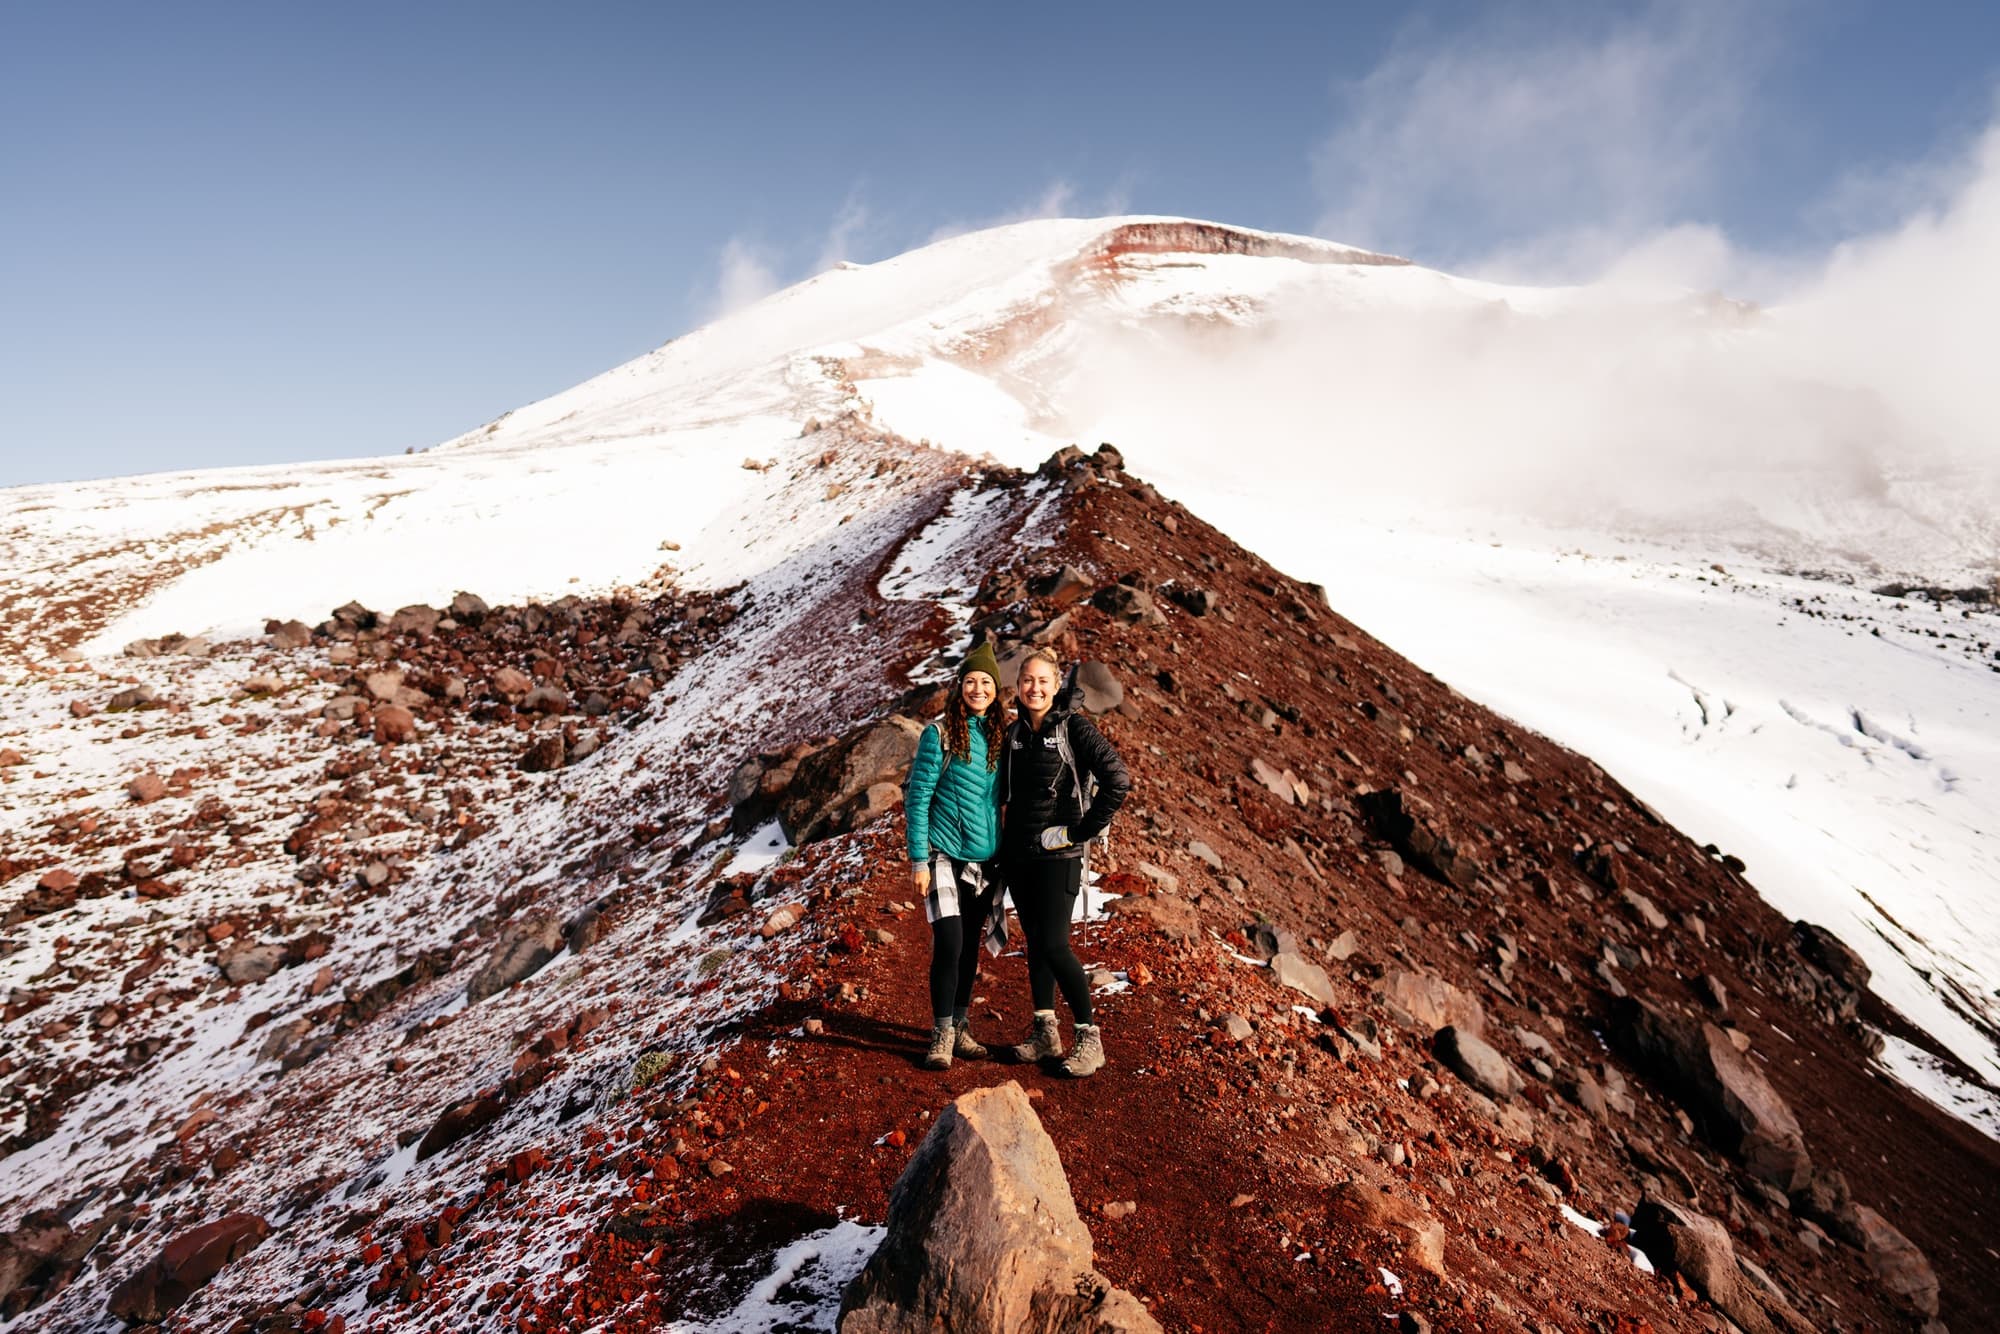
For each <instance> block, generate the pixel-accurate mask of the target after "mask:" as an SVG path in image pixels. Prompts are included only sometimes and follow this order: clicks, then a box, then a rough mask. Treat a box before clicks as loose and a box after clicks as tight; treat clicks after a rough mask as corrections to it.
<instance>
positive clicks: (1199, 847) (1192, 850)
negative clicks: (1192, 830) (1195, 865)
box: [1187, 839, 1222, 872]
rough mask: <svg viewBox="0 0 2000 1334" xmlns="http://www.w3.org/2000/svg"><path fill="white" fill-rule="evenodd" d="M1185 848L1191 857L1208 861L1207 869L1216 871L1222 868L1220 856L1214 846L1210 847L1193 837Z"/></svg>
mask: <svg viewBox="0 0 2000 1334" xmlns="http://www.w3.org/2000/svg"><path fill="white" fill-rule="evenodd" d="M1187 850H1188V856H1190V857H1193V858H1194V859H1195V860H1197V861H1202V862H1206V863H1208V869H1209V870H1211V871H1218V872H1219V871H1221V870H1222V857H1221V856H1220V855H1219V854H1218V853H1217V852H1216V850H1215V849H1214V848H1211V847H1210V846H1208V844H1206V843H1204V842H1202V841H1201V840H1200V839H1195V840H1194V841H1193V842H1191V843H1189V844H1188V845H1187Z"/></svg>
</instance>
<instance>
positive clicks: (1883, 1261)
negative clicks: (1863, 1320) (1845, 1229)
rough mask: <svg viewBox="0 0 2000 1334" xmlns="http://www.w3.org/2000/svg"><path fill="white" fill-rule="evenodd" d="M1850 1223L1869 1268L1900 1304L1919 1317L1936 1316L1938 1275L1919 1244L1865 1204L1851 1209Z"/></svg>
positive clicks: (1852, 1206) (1856, 1205)
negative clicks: (1866, 1256) (1866, 1255)
mask: <svg viewBox="0 0 2000 1334" xmlns="http://www.w3.org/2000/svg"><path fill="white" fill-rule="evenodd" d="M1849 1220H1851V1227H1852V1230H1853V1233H1854V1235H1857V1236H1858V1237H1859V1238H1860V1244H1861V1248H1862V1249H1863V1250H1864V1251H1866V1252H1867V1254H1868V1268H1869V1269H1870V1270H1871V1271H1873V1273H1874V1275H1875V1278H1876V1280H1877V1281H1878V1282H1880V1283H1881V1285H1882V1287H1883V1289H1884V1290H1885V1291H1887V1292H1888V1294H1889V1295H1890V1296H1891V1297H1892V1298H1894V1299H1895V1301H1896V1304H1897V1305H1898V1306H1901V1307H1902V1308H1903V1309H1904V1310H1907V1311H1910V1312H1912V1313H1914V1314H1916V1315H1920V1316H1924V1317H1927V1318H1928V1317H1930V1316H1935V1315H1936V1314H1937V1313H1938V1281H1937V1274H1936V1273H1935V1272H1933V1271H1932V1269H1931V1262H1930V1261H1929V1260H1928V1259H1926V1258H1925V1256H1924V1253H1923V1252H1922V1251H1920V1250H1918V1249H1917V1247H1916V1244H1915V1243H1914V1242H1912V1241H1911V1240H1910V1239H1909V1238H1908V1237H1906V1236H1904V1235H1903V1234H1902V1233H1901V1232H1899V1231H1897V1230H1896V1229H1895V1228H1894V1227H1892V1226H1890V1224H1889V1221H1888V1220H1887V1219H1885V1218H1883V1217H1882V1215H1880V1214H1878V1213H1876V1212H1875V1211H1874V1210H1873V1209H1870V1208H1869V1207H1868V1206H1867V1205H1865V1204H1855V1205H1851V1206H1850V1213H1849Z"/></svg>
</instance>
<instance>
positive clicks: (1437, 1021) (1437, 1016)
mask: <svg viewBox="0 0 2000 1334" xmlns="http://www.w3.org/2000/svg"><path fill="white" fill-rule="evenodd" d="M1382 1001H1383V1003H1384V1004H1385V1005H1387V1006H1388V1007H1389V1010H1390V1013H1391V1014H1394V1015H1396V1016H1397V1017H1398V1018H1407V1019H1408V1020H1409V1021H1410V1022H1411V1024H1413V1025H1414V1026H1415V1027H1416V1028H1418V1029H1420V1030H1421V1031H1423V1032H1425V1033H1435V1032H1437V1031H1438V1030H1439V1029H1440V1028H1455V1029H1457V1030H1458V1031H1459V1032H1461V1033H1470V1034H1472V1035H1473V1036H1474V1037H1480V1036H1483V1035H1484V1034H1485V1032H1486V1010H1485V1007H1483V1006H1482V1005H1480V1003H1479V998H1478V997H1477V996H1474V995H1472V994H1471V993H1470V992H1466V991H1460V990H1459V989H1458V988H1457V987H1455V986H1453V985H1452V984H1451V983H1449V982H1447V981H1445V980H1444V979H1443V978H1440V977H1430V976H1428V975H1426V974H1423V973H1412V972H1409V971H1408V970H1406V969H1402V968H1391V969H1389V970H1388V971H1387V972H1385V973H1383V974H1382Z"/></svg>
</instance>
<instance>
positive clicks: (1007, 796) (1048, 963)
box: [1000, 648, 1132, 1077]
mask: <svg viewBox="0 0 2000 1334" xmlns="http://www.w3.org/2000/svg"><path fill="white" fill-rule="evenodd" d="M1061 680H1062V662H1061V660H1060V659H1059V658H1057V657H1056V655H1055V652H1054V650H1052V649H1047V648H1040V649H1036V650H1035V651H1034V652H1033V653H1031V654H1029V655H1028V658H1027V661H1025V662H1023V663H1022V664H1021V672H1020V676H1019V677H1018V678H1017V679H1016V681H1015V684H1014V692H1015V698H1016V702H1017V703H1018V704H1019V706H1020V716H1019V717H1018V718H1016V719H1015V720H1014V723H1013V725H1012V726H1011V727H1009V728H1008V729H1007V734H1006V745H1005V747H1004V749H1003V750H1002V751H1001V753H1000V800H1001V803H1002V804H1003V805H1004V806H1005V808H1006V809H1005V814H1004V817H1003V823H1002V827H1001V835H1000V861H1001V866H1002V868H1003V877H1004V879H1005V881H1006V885H1007V892H1008V894H1009V895H1010V896H1011V897H1012V898H1013V900H1014V908H1015V910H1016V911H1018V912H1019V913H1020V915H1021V930H1022V934H1023V935H1024V936H1025V937H1026V940H1025V944H1026V948H1027V954H1028V983H1029V987H1030V989H1031V991H1032V993H1033V995H1034V1002H1035V1023H1034V1031H1033V1033H1032V1034H1031V1035H1030V1036H1029V1038H1028V1040H1027V1041H1026V1042H1023V1043H1021V1044H1020V1045H1018V1046H1016V1047H1014V1048H1012V1051H1011V1054H1012V1055H1013V1057H1014V1059H1015V1060H1017V1061H1041V1060H1054V1059H1056V1058H1059V1057H1061V1056H1062V1054H1063V1045H1062V1034H1061V1031H1060V1030H1059V1029H1058V1027H1057V1025H1056V1008H1055V1005H1056V999H1055V993H1056V988H1057V987H1058V986H1060V987H1061V988H1062V993H1063V999H1064V1000H1066V1001H1068V1002H1069V1008H1070V1013H1071V1015H1072V1016H1073V1017H1074V1018H1075V1020H1076V1050H1075V1051H1074V1052H1072V1053H1070V1056H1069V1058H1068V1059H1067V1060H1065V1061H1063V1063H1062V1069H1063V1072H1064V1073H1065V1074H1069V1075H1074V1076H1078V1077H1082V1076H1084V1075H1089V1074H1094V1073H1095V1072H1096V1071H1097V1070H1098V1069H1099V1068H1101V1067H1102V1066H1103V1064H1104V1039H1103V1035H1102V1034H1101V1033H1100V1032H1099V1031H1098V1026H1097V1021H1096V1018H1095V1016H1094V1015H1093V1013H1092V1011H1091V1007H1090V983H1089V981H1088V980H1087V979H1086V978H1085V977H1084V975H1083V965H1082V964H1080V963H1078V962H1077V959H1076V954H1075V952H1074V951H1072V950H1071V949H1070V946H1069V923H1070V915H1071V913H1072V912H1073V910H1074V908H1075V905H1076V896H1077V894H1078V892H1079V891H1081V890H1082V888H1083V874H1084V853H1085V851H1086V849H1087V848H1088V846H1089V844H1090V840H1092V839H1093V838H1096V837H1097V836H1098V835H1099V834H1101V833H1103V832H1104V828H1105V826H1106V825H1108V824H1110V823H1111V817H1112V816H1113V815H1114V814H1116V813H1117V810H1118V808H1119V807H1120V806H1122V805H1124V803H1125V794H1126V793H1127V792H1128V791H1130V790H1131V787H1132V780H1131V777H1130V776H1129V775H1127V773H1126V772H1125V763H1124V761H1123V760H1120V759H1119V758H1118V752H1117V751H1115V750H1113V749H1112V748H1111V743H1110V742H1108V741H1106V740H1105V739H1104V734H1103V733H1102V732H1099V731H1098V730H1097V728H1096V727H1094V726H1093V725H1092V724H1091V722H1090V720H1089V719H1088V718H1085V717H1084V716H1083V715H1082V714H1080V713H1078V712H1076V710H1075V708H1074V704H1073V699H1072V696H1073V693H1074V690H1073V688H1072V689H1070V690H1062V691H1058V683H1059V682H1060V681H1061ZM1087 778H1094V779H1096V781H1097V794H1096V796H1095V797H1094V798H1093V799H1092V800H1090V801H1089V803H1088V805H1087V806H1086V803H1085V801H1084V792H1085V783H1086V780H1087Z"/></svg>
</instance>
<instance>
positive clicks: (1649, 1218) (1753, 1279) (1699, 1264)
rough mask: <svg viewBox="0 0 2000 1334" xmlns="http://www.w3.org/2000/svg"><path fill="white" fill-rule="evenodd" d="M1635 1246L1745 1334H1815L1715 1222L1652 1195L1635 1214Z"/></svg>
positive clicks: (1655, 1264)
mask: <svg viewBox="0 0 2000 1334" xmlns="http://www.w3.org/2000/svg"><path fill="white" fill-rule="evenodd" d="M1632 1244H1633V1245H1635V1246H1637V1247H1638V1248H1639V1249H1640V1250H1642V1251H1644V1252H1645V1253H1646V1256H1647V1258H1648V1259H1650V1260H1651V1261H1652V1262H1653V1264H1654V1267H1655V1268H1657V1269H1658V1270H1659V1271H1660V1272H1661V1273H1662V1274H1675V1273H1678V1274H1679V1275H1680V1276H1681V1277H1682V1278H1684V1279H1686V1280H1687V1281H1688V1283H1689V1285H1690V1286H1692V1287H1693V1288H1694V1290H1695V1291H1696V1292H1699V1293H1700V1294H1701V1295H1702V1296H1704V1297H1706V1298H1708V1300H1709V1301H1710V1302H1711V1303H1713V1304H1714V1306H1715V1309H1716V1310H1718V1311H1720V1312H1722V1313H1723V1314H1724V1315H1726V1316H1728V1317H1729V1318H1730V1319H1731V1320H1733V1321H1735V1322H1736V1324H1737V1326H1738V1327H1739V1328H1741V1329H1742V1330H1743V1334H1812V1329H1813V1327H1812V1325H1811V1324H1809V1323H1808V1322H1807V1321H1806V1319H1805V1317H1803V1316H1801V1315H1800V1314H1799V1313H1798V1312H1797V1311H1796V1310H1795V1309H1793V1307H1792V1304H1791V1302H1790V1301H1789V1300H1788V1299H1787V1298H1786V1296H1785V1294H1784V1291H1783V1290H1782V1289H1780V1288H1779V1287H1778V1285H1777V1284H1776V1283H1774V1282H1772V1281H1771V1277H1770V1275H1768V1274H1766V1273H1765V1272H1764V1271H1763V1270H1762V1269H1759V1268H1758V1267H1757V1266H1756V1265H1754V1264H1752V1263H1751V1262H1750V1261H1748V1260H1746V1259H1744V1258H1743V1257H1742V1256H1740V1255H1738V1254H1737V1253H1736V1246H1735V1244H1734V1243H1733V1242H1731V1241H1730V1239H1729V1230H1728V1229H1727V1228H1725V1227H1723V1226H1722V1224H1720V1223H1718V1222H1717V1221H1715V1220H1714V1219H1713V1218H1710V1217H1708V1216H1707V1215H1705V1214H1698V1213H1696V1212H1695V1211H1694V1210H1692V1209H1685V1208H1682V1207H1681V1206H1680V1205H1677V1204H1669V1203H1668V1202H1667V1201H1665V1200H1660V1199H1654V1198H1652V1197H1651V1196H1648V1197H1647V1198H1646V1199H1644V1200H1641V1201H1640V1202H1639V1209H1638V1212H1636V1213H1635V1214H1634V1215H1633V1216H1632Z"/></svg>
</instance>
